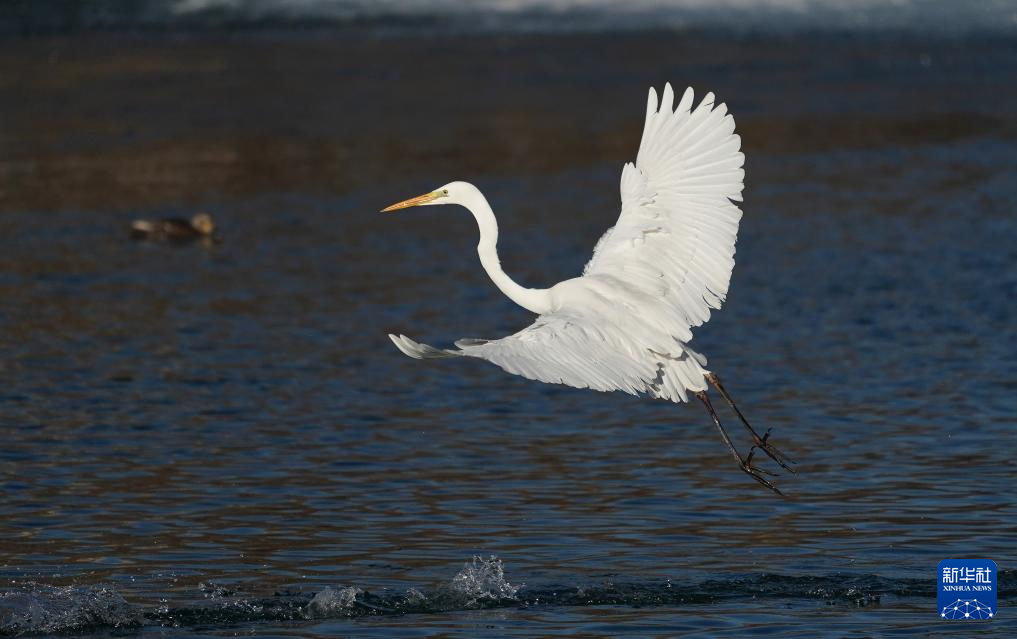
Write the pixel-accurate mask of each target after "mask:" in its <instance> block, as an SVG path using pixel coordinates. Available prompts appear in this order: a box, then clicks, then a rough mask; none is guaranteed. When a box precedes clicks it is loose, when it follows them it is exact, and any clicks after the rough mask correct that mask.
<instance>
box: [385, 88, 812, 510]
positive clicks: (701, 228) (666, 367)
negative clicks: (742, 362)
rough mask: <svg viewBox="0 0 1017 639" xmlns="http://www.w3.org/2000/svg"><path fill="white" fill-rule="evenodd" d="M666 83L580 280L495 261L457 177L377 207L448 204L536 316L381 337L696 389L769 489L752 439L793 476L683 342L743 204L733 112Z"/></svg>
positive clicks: (672, 389)
mask: <svg viewBox="0 0 1017 639" xmlns="http://www.w3.org/2000/svg"><path fill="white" fill-rule="evenodd" d="M674 98H675V95H674V92H673V91H672V89H671V85H670V84H668V85H666V86H665V87H664V92H663V95H662V96H661V98H660V101H659V103H658V100H657V92H656V91H655V90H654V89H652V88H651V89H650V95H649V99H648V102H647V107H646V121H645V124H644V126H643V136H642V140H641V142H640V145H639V152H638V155H637V156H636V161H635V163H631V162H630V163H627V164H626V165H625V166H624V168H623V169H622V175H621V214H620V216H619V217H618V222H617V223H616V224H615V226H614V227H613V228H611V229H609V230H608V231H607V232H606V233H605V234H604V236H603V237H601V238H600V241H599V242H597V246H596V248H595V249H594V250H593V258H592V259H591V260H590V261H589V263H588V264H587V265H586V268H585V269H584V270H583V274H582V276H581V277H577V278H573V279H569V280H565V281H564V282H559V283H558V284H555V285H554V286H552V287H551V288H546V289H531V288H524V287H522V286H520V285H519V284H517V283H516V282H514V281H513V280H512V278H510V277H509V276H508V275H506V274H505V272H504V271H502V269H501V264H500V262H499V259H498V252H497V242H498V223H497V221H496V220H495V217H494V212H493V211H492V210H491V206H490V205H489V204H488V203H487V200H486V199H485V198H484V196H483V194H481V192H480V191H479V190H478V189H477V188H476V187H475V186H473V185H472V184H469V183H467V182H450V183H449V184H446V185H445V186H443V187H441V188H439V189H437V190H435V191H431V192H430V193H425V194H424V195H420V196H418V197H415V198H411V199H409V200H404V201H402V202H399V203H397V204H393V205H392V206H389V207H387V208H385V209H383V210H382V212H386V211H396V210H399V209H405V208H408V207H411V206H431V205H438V204H459V205H461V206H464V207H466V209H468V210H469V211H470V212H471V213H473V217H475V218H476V220H477V225H478V226H479V227H480V243H479V244H478V246H477V252H478V253H479V255H480V263H481V265H482V266H483V267H484V270H485V271H487V274H488V275H489V276H490V277H491V279H492V280H494V283H495V285H497V287H498V288H499V289H501V291H502V292H503V293H504V294H505V295H507V296H508V297H509V298H510V299H511V300H512V301H514V302H515V303H516V304H519V305H520V306H522V307H523V308H525V309H527V310H529V311H532V312H533V313H536V314H537V315H539V317H537V319H536V321H535V322H534V323H533V324H531V325H530V326H528V327H527V328H524V329H523V330H521V331H519V332H518V333H515V334H514V335H509V336H508V337H503V338H501V339H494V340H484V339H462V340H459V341H457V342H456V347H457V348H455V349H440V348H434V347H432V346H428V345H427V344H420V343H417V342H415V341H413V340H411V339H410V338H408V337H406V336H405V335H398V336H397V335H389V337H390V338H391V339H392V341H393V342H394V343H395V345H396V346H397V347H398V348H399V350H401V351H402V352H403V353H405V354H406V355H409V356H410V357H413V358H416V359H437V358H449V357H463V356H465V357H477V358H480V359H485V360H488V361H490V362H493V363H494V364H497V365H498V366H500V367H501V368H503V369H505V370H506V371H508V372H510V373H514V374H516V375H522V376H523V377H526V378H529V379H535V380H540V381H542V382H549V383H553V384H567V385H569V386H574V387H577V388H591V389H595V390H599V391H614V390H620V391H625V392H627V393H631V394H633V395H648V396H651V397H656V398H659V399H666V400H670V401H672V402H677V403H680V402H685V401H688V397H689V394H692V395H695V396H696V397H697V398H698V399H699V400H700V401H702V403H703V405H704V406H705V407H706V410H707V411H708V412H709V414H710V417H711V419H712V420H713V423H714V425H715V426H716V427H717V429H718V430H719V431H720V436H721V438H722V439H723V440H724V444H725V445H726V446H727V448H728V450H729V451H730V453H731V455H733V456H734V457H735V459H736V460H737V462H738V466H739V467H740V468H741V469H742V470H743V471H745V472H746V473H748V474H749V475H750V476H751V477H752V478H753V479H755V480H756V481H758V482H759V483H760V484H762V485H764V486H766V487H767V488H769V489H770V490H772V491H774V492H776V493H777V494H781V493H780V491H779V490H778V489H777V488H776V487H775V486H774V485H773V484H772V483H771V482H770V481H769V480H767V479H766V477H764V476H763V475H764V473H765V474H767V475H771V476H772V475H773V474H774V473H772V472H770V471H767V470H763V469H760V468H758V467H756V466H754V465H753V463H752V461H753V455H754V453H755V451H756V449H757V448H758V449H760V450H762V451H763V452H764V453H765V454H766V455H768V456H769V457H770V458H771V459H773V460H774V461H775V462H776V463H777V464H779V465H780V466H781V467H782V468H784V469H785V470H788V471H790V472H791V473H794V474H797V473H796V471H795V470H794V469H792V468H791V467H790V466H789V465H788V464H789V463H790V464H793V463H794V462H793V461H792V460H790V459H788V458H787V457H786V456H784V455H783V454H782V453H781V452H780V451H779V450H777V449H776V448H775V447H774V446H773V445H772V444H771V443H770V441H769V435H770V431H769V430H767V431H766V433H765V434H763V435H762V436H760V435H759V434H758V433H757V432H756V431H755V429H753V428H752V426H750V425H749V422H748V421H747V420H746V419H745V416H744V415H742V412H741V411H740V410H739V409H738V407H737V405H736V404H735V402H734V400H733V399H732V398H731V395H729V394H728V392H727V391H726V390H725V388H724V386H723V385H722V384H721V381H720V378H719V377H717V375H716V373H713V372H711V371H710V370H708V369H707V368H706V357H704V356H703V355H701V354H700V353H697V352H696V351H694V350H692V349H691V348H690V347H689V342H690V341H691V340H692V330H691V329H692V328H693V327H696V326H700V325H702V324H703V323H705V322H706V321H708V320H709V319H710V309H719V308H720V307H721V304H722V303H723V302H724V299H725V297H726V295H727V290H728V283H729V282H730V279H731V269H732V268H733V267H734V252H735V240H736V238H737V234H738V222H739V220H740V219H741V216H742V212H741V210H740V209H739V208H738V207H737V206H736V205H735V203H734V202H737V201H741V199H742V188H743V179H744V176H745V171H744V170H743V169H742V165H743V163H744V160H745V156H744V155H743V154H742V153H741V151H740V147H741V138H740V137H739V136H738V135H736V134H735V132H734V130H735V123H734V118H732V117H731V115H729V114H728V113H727V107H726V105H724V104H721V105H719V106H715V105H714V96H713V94H712V93H707V94H706V97H704V98H703V100H702V101H701V102H700V103H699V105H698V106H696V107H695V108H692V107H693V91H692V89H691V88H689V89H686V91H685V93H684V95H682V97H681V99H680V100H679V102H678V105H677V107H674ZM709 385H712V386H713V388H715V389H716V390H717V392H718V393H719V394H720V396H721V397H723V398H724V400H725V401H727V403H728V404H729V405H730V406H731V408H732V409H733V410H734V412H735V414H736V415H737V416H738V418H739V419H740V420H741V422H742V424H744V425H745V428H747V429H748V431H749V433H750V434H751V438H752V446H751V448H750V449H749V451H748V454H747V455H746V456H744V457H743V456H742V454H741V453H740V452H739V451H738V449H737V448H736V447H735V445H734V443H733V442H732V441H731V438H730V437H729V436H728V434H727V432H726V431H725V430H724V427H723V426H722V425H721V422H720V419H719V418H718V416H717V413H716V411H715V410H714V408H713V406H712V404H711V402H710V398H709V395H708V394H707V390H708V386H709Z"/></svg>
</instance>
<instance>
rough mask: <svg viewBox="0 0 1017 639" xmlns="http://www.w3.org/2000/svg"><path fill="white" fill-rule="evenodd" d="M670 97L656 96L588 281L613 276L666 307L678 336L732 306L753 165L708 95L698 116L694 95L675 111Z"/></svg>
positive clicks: (729, 122) (688, 95)
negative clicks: (741, 204) (743, 204)
mask: <svg viewBox="0 0 1017 639" xmlns="http://www.w3.org/2000/svg"><path fill="white" fill-rule="evenodd" d="M673 100H674V93H673V92H672V90H671V85H670V84H668V85H667V86H665V87H664V93H663V95H662V97H661V100H660V104H659V108H658V104H657V92H656V91H655V90H653V89H650V96H649V100H648V104H647V108H646V123H645V125H644V127H643V139H642V142H641V143H640V145H639V155H638V156H637V159H636V163H635V164H634V165H633V164H631V163H630V164H626V165H625V168H624V169H623V170H622V179H621V198H622V211H621V215H620V216H619V218H618V222H617V224H615V226H614V228H612V229H611V230H609V231H608V232H607V233H606V234H605V235H604V237H602V238H601V240H600V242H598V243H597V248H596V250H595V251H594V254H593V259H591V260H590V262H589V264H587V265H586V269H585V270H584V271H583V274H584V275H599V274H605V275H612V276H614V277H616V278H618V279H622V280H624V281H625V283H626V284H627V285H628V286H630V287H633V288H634V289H636V290H639V291H642V292H645V293H647V294H649V295H654V296H656V297H659V298H660V299H661V300H663V301H664V302H665V303H666V304H667V306H668V308H669V309H670V310H671V311H672V312H673V313H674V316H673V318H671V321H672V322H673V326H672V329H673V334H674V335H675V336H678V337H680V338H682V339H685V340H686V341H687V339H691V333H689V329H690V328H692V327H695V326H700V325H701V324H703V323H705V322H706V321H707V320H709V319H710V309H716V308H720V306H721V304H722V303H723V302H724V299H725V297H726V296H727V290H728V284H729V282H730V281H731V270H732V269H733V268H734V252H735V240H736V239H737V237H738V222H739V220H741V216H742V212H741V210H739V208H738V207H737V206H735V204H734V203H733V202H732V200H737V201H740V200H741V199H742V195H741V194H742V186H743V180H744V177H745V171H744V170H743V169H742V165H743V164H744V162H745V156H744V155H742V153H741V152H740V151H739V148H740V147H741V138H739V136H737V135H735V133H734V128H735V123H734V118H732V117H731V116H730V115H728V114H727V107H726V106H725V105H723V104H721V105H720V106H718V107H716V108H714V101H713V94H712V93H707V94H706V97H704V98H703V101H702V102H700V104H699V106H698V107H696V108H695V109H694V110H692V109H691V107H692V101H693V92H692V89H691V88H690V89H686V91H685V94H684V95H683V96H682V99H681V100H680V101H679V103H678V107H677V108H676V109H674V110H672V104H673Z"/></svg>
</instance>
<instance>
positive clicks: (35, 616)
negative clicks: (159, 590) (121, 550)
mask: <svg viewBox="0 0 1017 639" xmlns="http://www.w3.org/2000/svg"><path fill="white" fill-rule="evenodd" d="M142 622H143V616H142V613H141V610H140V609H138V608H137V607H135V606H132V605H131V604H129V603H127V601H126V600H124V598H123V597H121V596H120V593H118V592H117V591H116V589H115V588H114V587H113V586H107V585H94V586H63V587H56V586H47V585H43V584H27V585H26V586H25V587H24V588H22V589H20V590H17V591H4V592H0V635H20V634H25V633H53V632H69V631H85V630H91V629H95V628H131V627H136V626H140V625H141V624H142Z"/></svg>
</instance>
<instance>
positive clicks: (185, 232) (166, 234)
mask: <svg viewBox="0 0 1017 639" xmlns="http://www.w3.org/2000/svg"><path fill="white" fill-rule="evenodd" d="M131 237H133V238H134V239H136V240H164V241H175V242H182V241H187V240H197V239H207V240H209V241H212V242H216V243H218V242H221V241H222V238H221V237H220V236H219V235H218V234H217V233H216V232H215V223H214V222H213V221H212V216H211V215H209V214H208V213H198V214H197V215H195V216H194V217H192V218H191V219H189V220H185V219H183V218H167V219H164V220H134V221H133V222H131Z"/></svg>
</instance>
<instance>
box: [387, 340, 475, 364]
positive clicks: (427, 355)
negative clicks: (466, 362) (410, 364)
mask: <svg viewBox="0 0 1017 639" xmlns="http://www.w3.org/2000/svg"><path fill="white" fill-rule="evenodd" d="M388 338H389V339H390V340H392V343H393V344H395V345H396V348H398V349H399V350H401V351H402V352H403V354H404V355H408V356H409V357H412V358H413V359H445V358H448V357H459V356H460V355H462V353H461V352H459V351H453V350H449V349H446V348H435V347H433V346H428V345H427V344H420V343H418V342H414V341H413V340H411V339H410V338H409V337H406V336H405V335H398V336H397V335H392V334H389V336H388Z"/></svg>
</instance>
